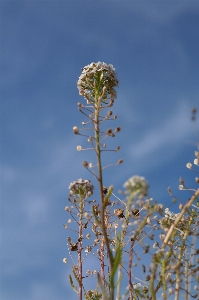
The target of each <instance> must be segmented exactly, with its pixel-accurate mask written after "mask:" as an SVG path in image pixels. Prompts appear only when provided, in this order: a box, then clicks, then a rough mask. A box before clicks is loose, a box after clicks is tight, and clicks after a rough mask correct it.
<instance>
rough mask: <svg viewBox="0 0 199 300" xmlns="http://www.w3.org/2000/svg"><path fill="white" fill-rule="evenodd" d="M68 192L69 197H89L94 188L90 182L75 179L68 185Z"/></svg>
mask: <svg viewBox="0 0 199 300" xmlns="http://www.w3.org/2000/svg"><path fill="white" fill-rule="evenodd" d="M68 188H69V190H70V194H71V195H80V194H81V195H83V196H87V197H89V196H91V195H92V194H93V190H94V186H93V185H92V184H91V182H90V180H83V179H81V178H80V179H77V180H75V181H73V182H71V183H70V185H69V187H68Z"/></svg>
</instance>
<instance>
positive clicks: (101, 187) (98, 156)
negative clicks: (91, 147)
mask: <svg viewBox="0 0 199 300" xmlns="http://www.w3.org/2000/svg"><path fill="white" fill-rule="evenodd" d="M97 96H98V95H97ZM96 104H97V105H96V109H95V119H94V130H95V141H96V154H97V167H98V182H99V191H100V203H101V229H102V233H103V236H104V240H105V244H106V248H107V252H108V257H109V262H110V272H111V271H112V268H113V260H112V252H111V250H110V247H109V242H108V236H107V232H106V228H105V222H104V220H105V219H104V215H105V203H104V194H103V180H102V166H101V149H100V140H99V138H100V135H99V133H100V128H99V110H100V101H99V99H98V97H96ZM103 284H105V282H103ZM110 294H111V295H110V300H114V288H111V291H110Z"/></svg>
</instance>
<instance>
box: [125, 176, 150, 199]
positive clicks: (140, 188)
mask: <svg viewBox="0 0 199 300" xmlns="http://www.w3.org/2000/svg"><path fill="white" fill-rule="evenodd" d="M123 187H124V188H126V190H127V191H126V193H127V194H131V193H136V194H140V195H141V196H147V194H148V188H149V185H148V182H147V181H146V179H145V178H144V177H142V176H132V177H131V178H129V179H128V180H127V181H126V182H125V183H124V185H123Z"/></svg>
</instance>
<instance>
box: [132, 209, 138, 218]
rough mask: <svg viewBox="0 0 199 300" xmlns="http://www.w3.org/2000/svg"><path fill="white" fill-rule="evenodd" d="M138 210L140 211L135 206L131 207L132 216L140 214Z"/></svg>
mask: <svg viewBox="0 0 199 300" xmlns="http://www.w3.org/2000/svg"><path fill="white" fill-rule="evenodd" d="M139 212H140V211H139V209H137V208H133V209H132V214H133V215H134V216H136V217H139V215H140V214H139Z"/></svg>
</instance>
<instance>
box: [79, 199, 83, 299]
mask: <svg viewBox="0 0 199 300" xmlns="http://www.w3.org/2000/svg"><path fill="white" fill-rule="evenodd" d="M82 217H83V199H82V197H80V199H79V239H78V241H79V247H78V275H79V294H78V295H79V300H82V230H83V226H82Z"/></svg>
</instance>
